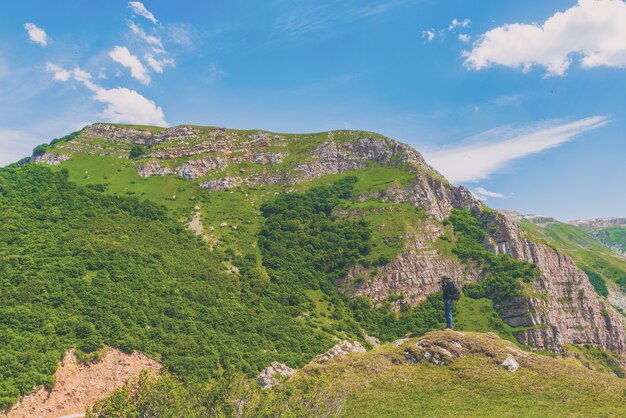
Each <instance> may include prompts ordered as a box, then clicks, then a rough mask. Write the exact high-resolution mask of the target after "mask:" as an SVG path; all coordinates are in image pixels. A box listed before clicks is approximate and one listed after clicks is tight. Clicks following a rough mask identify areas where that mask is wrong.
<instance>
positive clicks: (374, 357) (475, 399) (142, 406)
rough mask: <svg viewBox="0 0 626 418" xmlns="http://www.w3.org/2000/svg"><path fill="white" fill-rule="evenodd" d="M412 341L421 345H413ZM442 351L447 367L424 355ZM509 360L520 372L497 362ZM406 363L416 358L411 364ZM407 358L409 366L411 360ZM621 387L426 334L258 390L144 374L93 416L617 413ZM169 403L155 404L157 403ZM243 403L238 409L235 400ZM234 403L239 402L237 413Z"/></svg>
mask: <svg viewBox="0 0 626 418" xmlns="http://www.w3.org/2000/svg"><path fill="white" fill-rule="evenodd" d="M417 344H419V345H420V346H421V347H424V348H423V349H421V348H419V347H417V346H416V345H417ZM442 348H444V349H446V350H447V352H448V353H449V354H451V356H450V357H448V355H447V354H442V355H443V358H444V359H446V360H445V362H446V363H447V365H436V364H432V363H430V362H428V361H426V360H425V359H424V357H423V355H424V353H425V352H426V351H428V352H431V353H444V352H443V351H442ZM509 355H512V356H513V357H514V358H515V359H516V360H517V361H518V363H519V364H520V368H519V369H518V370H517V371H516V372H514V373H512V372H509V371H507V370H505V369H504V367H502V366H501V363H502V362H503V361H504V359H506V358H507V356H509ZM411 359H419V362H418V363H417V364H415V363H414V362H412V361H411ZM413 361H414V360H413ZM625 391H626V381H624V380H623V379H618V378H611V377H607V376H606V375H603V374H600V373H598V372H593V371H590V370H588V369H586V368H584V367H583V366H582V365H581V363H580V362H579V361H578V360H576V359H574V358H570V359H567V360H564V359H553V358H549V357H545V356H540V355H536V354H530V353H524V352H521V351H519V350H518V349H517V348H516V347H515V346H514V345H512V344H511V343H509V342H507V341H504V340H501V339H499V338H497V337H494V336H489V335H486V334H475V333H458V332H445V331H439V332H433V333H429V334H427V335H425V336H424V338H422V339H412V340H409V341H407V342H405V343H404V344H402V345H401V346H399V347H396V346H394V345H391V344H388V345H384V346H381V347H379V348H377V349H374V350H373V351H371V352H368V353H366V354H352V355H349V356H347V357H339V358H335V359H333V360H331V361H330V362H328V363H325V364H322V365H320V364H311V365H308V366H306V367H305V368H304V369H302V370H301V371H299V372H298V373H297V374H296V375H295V376H294V377H292V378H290V379H289V380H287V381H286V382H284V383H283V384H282V385H279V386H278V387H276V388H274V389H272V390H266V391H260V390H258V389H256V388H255V385H254V383H252V382H248V381H246V380H245V379H241V378H234V379H233V378H230V379H229V380H227V381H222V382H221V383H217V382H216V383H214V384H213V385H210V386H209V387H208V389H207V388H206V387H205V388H194V389H190V388H188V387H183V386H181V385H180V384H179V383H178V382H177V381H176V380H173V379H171V378H169V377H165V378H162V379H161V380H153V379H150V378H147V377H144V378H142V379H141V380H140V381H138V382H133V383H130V384H129V385H127V386H126V387H125V388H122V389H120V390H118V391H117V392H116V393H115V394H113V395H112V396H111V397H109V398H108V399H106V400H104V401H101V402H100V403H99V404H97V405H96V407H95V408H94V410H93V411H92V413H93V414H95V415H96V416H100V417H104V416H119V415H120V414H121V413H125V414H127V415H129V416H130V415H133V414H134V415H133V416H141V415H142V414H145V413H146V412H147V411H150V412H151V413H153V414H154V413H155V412H156V413H157V414H158V415H162V416H170V415H171V414H174V415H176V414H178V413H180V411H184V414H185V416H189V417H196V416H198V417H199V416H215V415H220V414H223V415H224V416H235V415H237V416H276V417H279V416H282V417H291V416H302V417H331V416H333V417H334V416H339V417H356V416H358V417H407V416H431V417H449V416H472V417H476V416H523V417H547V416H580V417H587V416H624V414H626V399H625V393H626V392H625ZM164 395H166V396H168V398H169V400H170V401H169V402H168V403H164V402H161V399H162V397H163V396H164ZM237 399H244V400H245V403H244V404H241V403H239V404H237V403H235V400H237ZM236 405H239V407H237V406H236Z"/></svg>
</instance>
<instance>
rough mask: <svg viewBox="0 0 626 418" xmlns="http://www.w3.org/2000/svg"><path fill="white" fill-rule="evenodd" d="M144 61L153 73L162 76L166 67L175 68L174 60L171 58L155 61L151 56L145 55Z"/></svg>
mask: <svg viewBox="0 0 626 418" xmlns="http://www.w3.org/2000/svg"><path fill="white" fill-rule="evenodd" d="M144 59H145V60H146V62H147V63H148V65H149V66H150V68H152V70H154V71H155V72H157V73H159V74H162V73H163V70H164V69H165V67H167V66H172V67H174V66H175V63H174V60H173V59H171V58H163V59H156V58H154V56H153V55H152V54H146V55H145V56H144Z"/></svg>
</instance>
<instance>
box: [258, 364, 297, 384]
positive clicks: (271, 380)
mask: <svg viewBox="0 0 626 418" xmlns="http://www.w3.org/2000/svg"><path fill="white" fill-rule="evenodd" d="M296 371H297V370H296V369H292V368H291V367H289V366H287V365H286V364H283V363H278V362H276V361H274V362H272V364H270V365H269V366H267V367H266V368H264V369H263V370H262V371H261V374H259V377H258V378H257V382H258V383H259V385H261V388H263V389H269V388H271V387H274V386H275V385H276V384H278V383H279V382H280V380H281V379H283V378H287V377H289V376H293V375H294V374H296Z"/></svg>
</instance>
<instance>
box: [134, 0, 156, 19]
mask: <svg viewBox="0 0 626 418" xmlns="http://www.w3.org/2000/svg"><path fill="white" fill-rule="evenodd" d="M128 7H130V8H131V9H132V11H133V13H135V14H137V15H139V16H143V17H145V18H146V19H148V20H149V21H150V22H152V23H154V24H156V23H157V22H158V20H157V19H156V17H154V15H153V14H152V13H151V12H150V11H149V10H148V9H146V6H144V5H143V3H142V2H140V1H129V2H128Z"/></svg>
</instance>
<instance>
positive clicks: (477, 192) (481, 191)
mask: <svg viewBox="0 0 626 418" xmlns="http://www.w3.org/2000/svg"><path fill="white" fill-rule="evenodd" d="M471 192H472V194H473V195H474V196H475V197H476V198H477V199H480V200H483V201H484V200H488V199H489V198H494V199H506V198H507V197H508V196H507V195H505V194H502V193H498V192H492V191H491V190H487V189H485V188H483V187H475V188H473V189H472V190H471Z"/></svg>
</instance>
